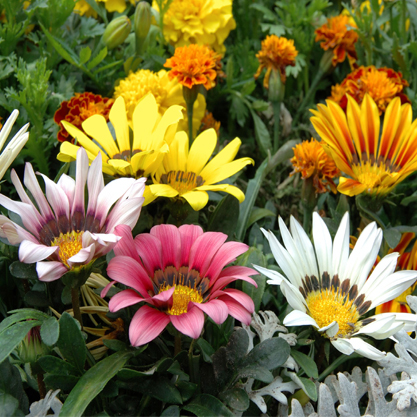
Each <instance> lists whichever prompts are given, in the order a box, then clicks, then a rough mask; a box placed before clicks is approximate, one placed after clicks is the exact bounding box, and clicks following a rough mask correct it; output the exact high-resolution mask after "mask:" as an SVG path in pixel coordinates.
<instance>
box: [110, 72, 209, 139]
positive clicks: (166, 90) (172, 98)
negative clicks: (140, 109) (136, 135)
mask: <svg viewBox="0 0 417 417" xmlns="http://www.w3.org/2000/svg"><path fill="white" fill-rule="evenodd" d="M182 89H183V86H182V85H181V84H180V83H179V82H178V81H177V79H176V78H172V79H171V80H170V79H169V77H168V71H166V70H161V71H159V72H153V71H150V70H145V69H140V70H138V71H136V72H131V73H130V74H129V75H128V76H127V77H126V78H124V79H123V80H121V81H120V83H119V85H117V86H116V88H115V89H114V97H115V98H118V97H120V96H122V97H123V98H124V100H125V104H126V110H127V118H128V121H129V124H131V122H132V117H133V112H134V110H135V108H136V106H137V104H138V103H139V101H140V100H141V99H142V98H143V97H145V96H146V95H147V94H149V93H151V94H152V95H153V96H154V97H155V101H156V104H157V107H158V114H159V116H158V119H160V118H161V117H162V116H163V115H164V113H165V112H166V111H167V110H168V108H169V107H171V106H173V105H179V106H182V107H183V115H184V119H183V120H180V121H179V123H178V130H186V129H187V126H188V125H187V123H188V119H187V112H186V111H185V108H186V103H185V100H184V96H183V93H182ZM205 110H206V100H205V98H204V96H203V95H202V94H199V95H198V97H197V100H196V101H195V102H194V107H193V130H194V134H196V133H197V130H198V128H199V126H200V123H201V119H202V118H203V116H204V112H205Z"/></svg>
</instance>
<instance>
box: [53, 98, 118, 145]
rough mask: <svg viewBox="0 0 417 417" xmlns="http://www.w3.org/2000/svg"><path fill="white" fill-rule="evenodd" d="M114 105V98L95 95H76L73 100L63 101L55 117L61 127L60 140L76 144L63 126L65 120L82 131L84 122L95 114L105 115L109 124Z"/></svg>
mask: <svg viewBox="0 0 417 417" xmlns="http://www.w3.org/2000/svg"><path fill="white" fill-rule="evenodd" d="M113 103H114V100H113V99H112V98H107V97H101V96H100V95H98V94H97V95H96V94H93V93H82V94H81V93H75V96H74V97H73V98H72V99H71V100H69V101H63V102H62V103H61V106H60V108H59V109H58V110H57V111H56V112H55V115H54V122H55V123H56V124H57V125H59V132H58V140H59V141H60V142H71V143H74V138H73V137H71V136H70V135H69V133H68V132H67V131H66V130H65V128H64V126H63V125H62V121H63V120H65V121H67V122H69V123H71V124H72V125H74V126H75V127H77V128H78V129H80V130H82V126H81V124H82V122H83V121H84V120H86V119H88V118H89V117H90V116H93V115H94V114H101V115H103V116H104V117H105V118H106V121H107V122H108V121H109V112H110V109H111V107H112V105H113Z"/></svg>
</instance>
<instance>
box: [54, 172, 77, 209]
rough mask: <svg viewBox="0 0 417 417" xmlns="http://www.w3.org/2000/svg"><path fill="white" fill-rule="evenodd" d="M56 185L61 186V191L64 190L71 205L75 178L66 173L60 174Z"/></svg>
mask: <svg viewBox="0 0 417 417" xmlns="http://www.w3.org/2000/svg"><path fill="white" fill-rule="evenodd" d="M58 185H59V186H60V187H61V189H62V191H64V193H65V195H66V196H67V198H68V201H69V205H70V207H72V203H73V201H74V193H75V180H74V179H73V178H71V177H70V176H68V175H66V174H62V175H61V178H60V179H59V181H58Z"/></svg>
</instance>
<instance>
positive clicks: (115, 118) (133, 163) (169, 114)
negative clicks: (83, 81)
mask: <svg viewBox="0 0 417 417" xmlns="http://www.w3.org/2000/svg"><path fill="white" fill-rule="evenodd" d="M109 118H110V122H111V123H112V124H113V127H114V130H115V132H116V137H117V142H116V141H115V140H114V139H113V136H112V134H111V133H110V130H109V128H108V126H107V123H106V120H105V118H104V117H103V116H101V115H95V116H92V117H90V118H88V119H87V120H86V121H84V122H83V124H82V127H83V130H84V131H85V132H86V133H87V134H88V135H90V136H91V137H92V138H93V139H94V140H96V141H97V142H98V144H99V145H100V146H101V147H102V148H103V149H104V151H105V154H102V158H103V172H105V173H106V174H109V175H112V176H118V177H134V178H140V177H143V176H145V177H148V176H150V175H152V174H153V173H154V172H155V170H156V169H157V168H158V167H159V165H160V164H161V161H162V158H163V155H164V154H165V153H167V152H168V151H169V147H168V144H169V143H170V142H171V141H172V138H173V137H174V134H175V131H176V130H177V122H178V120H180V119H181V118H182V111H181V107H180V106H171V107H170V108H169V109H168V110H167V111H166V112H165V113H164V115H163V116H162V118H161V119H160V121H159V123H158V122H157V120H158V107H157V104H156V101H155V98H154V96H153V95H152V94H148V95H147V96H146V97H144V98H143V99H142V100H141V101H140V102H139V104H138V105H137V106H136V108H135V111H134V113H133V145H132V146H131V145H130V139H129V125H128V121H127V115H126V107H125V103H124V100H123V98H122V97H119V98H118V99H117V100H116V101H115V103H114V105H113V107H112V109H111V111H110V115H109ZM63 125H64V127H65V129H67V131H68V132H69V134H70V135H71V136H73V137H74V138H76V139H77V140H78V143H79V144H80V145H81V146H82V147H84V148H85V149H86V150H87V154H88V157H89V160H90V161H92V160H93V159H94V158H95V157H96V156H97V155H98V153H99V152H102V150H101V148H99V147H98V146H97V145H96V144H95V143H94V142H93V140H92V139H90V138H89V137H88V136H87V135H86V134H85V133H84V132H82V131H81V130H79V129H77V128H76V127H75V126H73V125H71V124H70V123H67V122H65V121H64V122H63ZM77 149H78V147H77V146H75V145H72V144H71V143H68V142H64V143H63V144H62V145H61V149H60V153H59V154H58V159H59V160H60V161H62V162H68V161H73V160H74V159H75V155H76V152H77Z"/></svg>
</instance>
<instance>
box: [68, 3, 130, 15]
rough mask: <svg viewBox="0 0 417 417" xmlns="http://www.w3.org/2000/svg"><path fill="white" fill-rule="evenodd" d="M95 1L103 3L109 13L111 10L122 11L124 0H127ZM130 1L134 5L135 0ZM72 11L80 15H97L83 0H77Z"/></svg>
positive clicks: (124, 4) (124, 8)
mask: <svg viewBox="0 0 417 417" xmlns="http://www.w3.org/2000/svg"><path fill="white" fill-rule="evenodd" d="M74 1H77V0H74ZM96 1H98V2H102V3H104V6H105V7H106V10H107V11H108V12H110V13H111V12H118V13H123V12H124V11H125V10H126V7H127V5H126V2H128V0H96ZM130 3H131V4H133V5H135V0H130ZM74 12H76V13H78V14H80V15H81V16H86V17H91V16H92V17H97V13H96V12H95V11H94V9H93V8H92V7H91V6H90V5H89V4H88V3H87V2H86V1H85V0H79V1H78V2H77V3H76V5H75V6H74Z"/></svg>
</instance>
